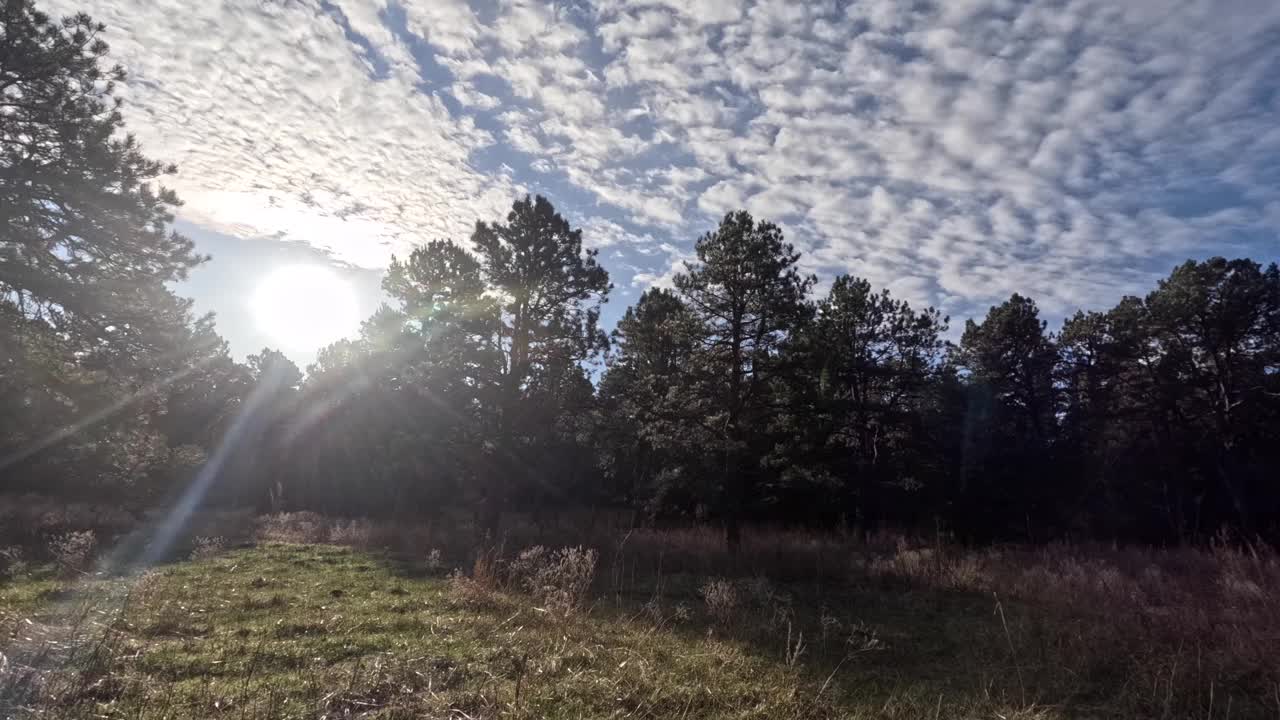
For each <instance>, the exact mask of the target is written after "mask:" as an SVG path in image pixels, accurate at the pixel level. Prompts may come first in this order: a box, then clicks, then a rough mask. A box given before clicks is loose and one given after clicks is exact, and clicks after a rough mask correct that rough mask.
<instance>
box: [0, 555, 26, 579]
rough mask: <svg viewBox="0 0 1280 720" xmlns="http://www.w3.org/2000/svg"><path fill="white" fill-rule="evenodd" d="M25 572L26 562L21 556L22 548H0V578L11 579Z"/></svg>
mask: <svg viewBox="0 0 1280 720" xmlns="http://www.w3.org/2000/svg"><path fill="white" fill-rule="evenodd" d="M26 572H27V563H26V561H25V560H23V558H22V548H20V547H7V548H0V580H12V579H13V578H16V577H20V576H22V575H24V574H25V573H26Z"/></svg>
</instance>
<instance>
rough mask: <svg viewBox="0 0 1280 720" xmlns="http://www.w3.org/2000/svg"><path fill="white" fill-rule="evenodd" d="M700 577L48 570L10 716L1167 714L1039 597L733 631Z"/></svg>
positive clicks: (15, 606)
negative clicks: (574, 603) (1037, 601)
mask: <svg viewBox="0 0 1280 720" xmlns="http://www.w3.org/2000/svg"><path fill="white" fill-rule="evenodd" d="M700 583H701V580H700V579H698V578H693V577H679V576H677V577H668V578H665V579H664V582H663V589H662V592H661V593H654V592H653V589H652V588H651V587H643V586H640V585H635V586H632V587H628V588H614V589H613V591H612V592H609V591H607V590H606V591H604V594H603V595H602V597H601V598H600V599H598V600H596V601H595V604H594V605H592V606H591V607H588V608H585V609H583V610H582V611H580V612H578V613H576V614H573V615H571V616H569V617H561V616H560V615H558V614H557V613H555V612H552V611H550V610H548V609H547V608H543V607H539V606H538V604H537V603H536V602H535V601H534V600H533V599H531V598H529V597H527V596H525V595H520V594H516V593H503V592H487V591H480V592H476V593H472V594H466V593H460V592H459V591H458V590H457V589H456V587H454V586H453V585H451V583H450V581H449V580H447V579H446V578H444V577H441V576H439V575H436V576H424V575H423V574H421V573H418V572H415V571H413V570H412V569H411V568H410V567H409V566H406V565H402V564H400V563H398V562H396V561H394V560H392V559H390V558H386V557H380V556H377V555H370V554H367V553H363V552H361V551H357V550H352V549H349V548H342V547H335V546H324V545H312V546H302V545H282V544H268V545H263V546H260V547H256V548H252V549H244V550H237V551H234V552H230V553H227V554H224V555H221V556H218V557H215V558H211V559H205V560H200V561H193V562H185V563H179V564H174V565H170V566H165V567H162V568H160V569H158V570H155V571H153V572H151V573H148V574H147V575H144V576H141V577H132V578H117V579H103V578H92V579H80V580H74V581H68V580H57V579H53V578H50V577H47V576H45V577H36V578H34V579H30V578H29V579H26V580H23V581H19V582H14V583H10V584H7V585H0V632H3V635H0V651H2V652H4V653H5V654H6V655H7V656H8V662H9V670H8V671H7V672H8V680H7V681H6V679H5V676H4V675H3V674H0V715H5V716H8V715H10V714H12V715H17V716H21V715H23V714H24V713H29V714H32V715H36V714H39V715H40V716H42V717H120V718H189V717H237V718H242V717H243V718H267V717H271V718H277V717H278V718H316V717H333V718H338V717H380V718H381V717H385V718H392V717H405V718H408V717H456V718H468V717H470V718H481V717H485V718H496V717H504V718H607V717H611V718H623V717H636V718H769V719H771V720H772V719H775V718H824V717H889V718H947V717H966V718H968V717H997V716H1000V717H1005V718H1012V717H1075V716H1080V715H1087V716H1094V717H1097V716H1121V715H1124V716H1134V715H1142V714H1146V712H1147V710H1149V709H1150V708H1147V707H1145V706H1144V705H1142V702H1144V701H1143V700H1142V699H1141V698H1142V697H1145V695H1141V694H1140V693H1131V694H1129V695H1123V698H1122V699H1118V698H1121V696H1120V695H1118V693H1124V692H1126V691H1125V689H1124V687H1123V685H1122V683H1123V678H1121V677H1114V676H1112V674H1109V673H1107V672H1106V668H1105V666H1098V665H1097V663H1093V662H1088V663H1085V662H1083V661H1081V664H1080V665H1079V666H1078V667H1072V666H1071V664H1070V663H1069V662H1066V661H1065V660H1064V658H1070V657H1074V655H1072V654H1071V652H1072V648H1071V647H1070V643H1072V642H1073V640H1072V637H1073V634H1072V632H1071V625H1070V622H1069V620H1067V619H1055V620H1054V623H1053V624H1052V625H1049V624H1047V621H1046V620H1045V619H1044V618H1043V617H1042V616H1041V615H1040V614H1038V613H1035V612H1032V611H1031V610H1030V609H1028V608H1021V607H1016V606H1014V607H1011V606H1008V605H1005V606H1003V608H1002V609H1003V610H1004V611H1005V614H1006V618H1005V619H1006V620H1007V623H1006V622H1002V620H1001V617H1000V615H998V614H996V613H994V612H993V611H994V610H995V602H994V601H993V600H992V599H991V598H986V597H976V596H972V595H965V594H956V593H944V592H938V591H921V590H911V589H908V588H905V587H900V586H885V585H880V584H863V585H859V584H857V583H853V584H851V585H850V586H842V587H822V586H817V585H812V586H809V585H797V586H789V587H784V588H772V587H769V586H765V585H760V586H759V587H758V588H757V589H758V592H757V593H756V598H755V600H754V601H752V599H751V597H750V596H751V593H749V592H746V591H741V592H740V593H739V595H740V597H739V607H738V608H737V609H736V610H734V611H733V612H732V613H731V614H730V616H729V618H728V621H727V622H721V623H716V622H713V620H712V619H711V618H710V617H709V615H708V614H707V612H706V610H705V608H704V606H703V602H702V600H701V598H699V597H698V595H697V586H698V585H699V584H700ZM788 597H789V598H790V600H789V601H788V599H787V598H788ZM655 598H656V600H655ZM646 601H650V602H648V608H647V610H646V609H645V608H644V605H645V603H646ZM823 618H826V620H825V621H824V620H823ZM1006 626H1007V629H1006ZM824 628H825V630H824ZM797 646H799V647H800V648H801V650H800V651H799V652H798V653H797V652H796V648H797ZM1091 657H1092V656H1091ZM20 668H21V669H26V670H24V671H23V672H25V675H24V674H23V672H19V671H18V669H20ZM1154 695H1155V694H1154V693H1153V696H1154ZM1121 702H1123V703H1127V704H1124V705H1120V704H1117V703H1121ZM5 703H8V706H7V707H6V705H5ZM1152 707H1155V706H1154V705H1153V706H1152ZM1107 708H1110V709H1109V710H1107Z"/></svg>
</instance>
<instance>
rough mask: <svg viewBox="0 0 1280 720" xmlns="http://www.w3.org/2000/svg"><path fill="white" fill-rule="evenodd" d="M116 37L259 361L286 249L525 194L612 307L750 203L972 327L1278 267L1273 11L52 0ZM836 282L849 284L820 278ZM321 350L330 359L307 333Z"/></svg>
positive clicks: (1077, 1)
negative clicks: (593, 250)
mask: <svg viewBox="0 0 1280 720" xmlns="http://www.w3.org/2000/svg"><path fill="white" fill-rule="evenodd" d="M45 7H46V8H47V9H50V10H52V11H54V12H72V11H75V10H81V9H83V10H87V11H89V12H90V13H91V14H92V15H94V16H95V17H96V18H97V19H99V20H101V21H104V22H106V23H107V24H108V26H109V30H108V34H107V40H108V41H109V42H110V43H111V45H112V57H113V58H114V59H115V60H116V61H118V62H121V63H122V64H124V65H125V67H126V68H127V69H128V70H129V72H130V80H129V83H128V85H127V87H126V88H125V91H124V95H125V97H126V100H127V103H128V104H127V106H126V110H125V115H126V121H127V123H128V125H129V128H130V129H131V130H132V131H133V132H135V133H136V134H137V135H138V136H139V138H140V139H141V140H142V142H143V143H144V147H146V148H147V151H148V152H149V153H150V154H151V155H153V156H154V157H157V158H159V159H163V160H165V161H172V162H175V163H177V164H178V165H179V167H180V174H179V175H178V176H177V177H176V178H174V179H173V181H172V183H171V185H172V186H173V187H174V188H175V189H176V190H178V192H179V194H180V195H181V196H182V197H183V199H184V200H185V203H186V204H185V205H184V207H183V208H182V209H181V212H180V213H179V216H180V220H181V224H180V225H181V228H182V229H183V230H184V231H186V232H189V233H190V234H191V235H192V236H193V237H195V238H196V240H197V242H198V244H199V246H200V248H201V249H202V250H203V251H205V252H208V253H210V254H212V255H214V257H215V259H214V260H213V261H212V262H211V263H209V264H208V265H206V266H205V267H203V268H201V269H199V270H197V271H196V273H195V274H194V275H193V278H192V280H191V281H190V282H189V283H188V284H186V285H185V286H184V287H183V291H184V292H187V293H189V294H191V295H192V296H194V297H195V298H196V300H197V305H198V307H200V308H201V309H206V310H215V311H217V312H218V316H219V326H220V329H221V331H222V332H223V334H224V335H225V336H227V337H228V339H229V340H230V341H231V342H232V345H233V349H234V350H235V352H236V353H237V354H238V355H243V354H245V353H248V352H253V351H255V350H256V349H258V348H259V347H261V345H262V344H268V343H269V342H270V338H265V337H262V336H261V335H260V333H258V332H257V331H256V329H255V328H254V326H253V323H252V313H251V312H250V311H248V310H246V308H245V301H244V298H245V297H246V294H247V293H250V292H251V288H252V284H253V282H254V280H255V279H256V278H258V277H260V276H261V275H262V274H264V273H265V272H266V271H267V269H269V267H270V266H271V265H272V264H273V263H277V262H285V261H304V260H305V261H318V262H329V263H333V264H335V265H337V266H341V267H342V268H344V270H343V272H344V273H345V274H346V275H347V276H348V277H349V278H351V280H352V282H353V283H354V284H355V285H356V287H357V288H358V291H359V293H360V297H361V298H362V300H361V302H362V303H363V304H364V305H365V306H366V307H368V308H370V309H371V308H372V307H374V306H376V304H377V302H378V292H377V289H376V288H377V277H378V273H379V271H380V269H381V268H383V267H385V265H386V263H387V262H388V260H389V258H390V256H391V255H392V253H399V254H405V253H406V252H407V250H408V248H410V247H412V245H413V244H414V243H417V242H423V241H426V240H431V239H436V238H452V239H455V240H457V241H460V242H465V241H466V238H467V236H468V235H469V230H470V228H471V226H472V225H473V223H474V222H475V220H476V219H496V218H500V217H501V216H502V215H503V214H504V213H505V210H506V208H508V207H509V206H510V203H511V200H512V199H513V198H515V197H516V196H518V195H521V194H523V193H525V192H536V193H543V194H545V195H547V196H548V197H549V198H551V199H552V201H553V202H554V203H555V204H556V205H557V207H558V208H559V209H560V210H561V211H562V212H563V213H565V214H566V215H568V216H569V217H570V218H571V219H572V220H573V221H574V222H575V223H577V224H579V225H581V226H582V227H583V228H584V230H585V239H586V242H587V243H588V244H589V245H592V246H594V247H598V248H600V252H601V257H602V260H603V262H604V264H605V265H606V267H607V268H608V269H609V270H610V272H611V274H612V276H613V281H614V284H615V286H616V290H615V292H614V294H613V296H612V298H611V300H610V302H609V305H608V312H607V313H606V320H612V319H613V318H615V317H616V316H617V315H619V314H620V313H621V311H622V309H623V308H625V307H626V306H627V305H628V304H630V303H631V302H633V301H634V299H635V297H636V296H637V294H638V293H639V292H640V291H642V290H643V289H644V288H645V287H648V286H650V285H652V284H655V283H657V284H662V283H666V282H669V279H670V276H671V273H672V272H673V270H675V269H679V267H680V263H681V262H682V261H683V260H684V259H686V258H687V257H688V256H689V253H690V250H691V247H692V244H693V241H694V239H695V238H696V237H697V236H698V235H699V234H701V233H702V232H705V231H706V230H708V229H710V228H712V227H713V226H714V224H715V222H716V220H717V219H718V218H719V217H720V216H721V215H722V214H723V213H724V212H725V211H727V210H731V209H735V208H739V207H745V208H747V209H749V210H751V211H752V212H753V213H755V214H756V215H757V217H762V218H767V219H772V220H774V221H776V222H778V223H779V224H780V225H782V226H783V228H784V229H785V230H786V231H787V234H788V237H789V239H790V240H792V241H793V242H794V243H795V244H796V245H797V246H798V247H799V248H801V249H802V250H804V251H805V258H804V261H803V262H804V264H805V268H806V269H807V270H809V271H811V272H814V273H817V274H818V275H819V277H820V278H822V279H823V280H824V281H829V280H830V279H831V278H832V277H834V276H835V275H837V274H840V273H854V274H858V275H861V276H864V277H867V278H869V279H870V280H871V281H872V282H873V283H875V284H877V285H879V286H887V287H889V288H891V289H892V290H893V291H894V292H895V293H896V294H898V295H900V296H902V297H905V298H907V299H909V300H911V301H912V302H913V303H916V304H932V305H935V306H938V307H940V308H941V309H943V310H944V311H945V312H947V313H949V314H950V315H952V317H953V326H957V327H958V326H959V325H960V324H961V323H960V321H961V320H963V319H964V318H966V317H970V316H973V315H981V314H982V313H983V312H984V311H985V309H986V307H988V306H989V305H991V304H993V303H996V302H999V301H1001V300H1002V299H1004V298H1006V297H1007V296H1008V295H1009V294H1010V293H1011V292H1014V291H1018V292H1024V293H1029V294H1031V295H1032V296H1033V297H1035V298H1036V299H1037V301H1038V302H1040V304H1041V306H1042V308H1043V309H1044V310H1045V313H1046V315H1047V316H1048V317H1050V318H1052V319H1055V320H1056V319H1058V318H1061V317H1062V316H1063V315H1065V314H1068V313H1070V312H1072V311H1074V309H1076V308H1079V307H1103V306H1106V305H1109V304H1111V303H1113V302H1114V301H1115V300H1117V299H1118V298H1119V297H1121V296H1122V295H1124V294H1130V293H1141V292H1145V291H1147V290H1148V289H1149V288H1150V287H1152V286H1153V285H1154V283H1155V281H1156V279H1158V278H1159V277H1162V276H1164V275H1165V274H1167V272H1168V271H1169V269H1170V268H1171V267H1172V266H1173V265H1174V264H1176V263H1177V262H1180V261H1182V260H1184V259H1186V258H1188V257H1206V256H1210V255H1219V254H1220V255H1228V256H1240V255H1248V256H1252V257H1254V258H1256V259H1259V260H1274V259H1276V258H1277V256H1278V255H1280V240H1277V234H1276V229H1277V228H1278V227H1280V92H1278V91H1280V3H1276V2H1274V0H1228V1H1227V2H1222V1H1221V0H1159V1H1157V0H1125V2H1114V0H1046V1H1039V0H1033V1H1031V2H1013V1H1010V0H939V1H938V2H932V3H931V2H923V1H920V2H909V1H906V0H857V1H854V2H846V1H830V2H821V1H818V2H794V1H790V0H753V1H744V2H732V1H730V0H637V1H636V2H619V1H616V0H602V1H601V2H594V3H590V2H583V1H569V2H558V3H543V2H528V1H525V0H480V1H478V2H474V3H468V2H465V1H464V0H403V1H401V2H387V1H385V0H323V1H321V2H316V1H315V0H290V1H289V2H278V1H269V0H243V1H241V0H227V1H226V2H214V1H212V0H211V1H210V2H201V3H188V2H185V1H183V0H56V2H52V3H47V4H46V5H45ZM824 284H825V283H824ZM298 359H299V360H300V362H303V363H304V364H305V363H306V362H308V361H309V360H310V354H309V353H299V354H298Z"/></svg>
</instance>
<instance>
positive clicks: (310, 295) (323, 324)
mask: <svg viewBox="0 0 1280 720" xmlns="http://www.w3.org/2000/svg"><path fill="white" fill-rule="evenodd" d="M252 307H253V314H254V316H255V317H256V318H257V323H258V327H259V328H260V329H261V330H262V331H263V332H264V333H266V334H267V335H269V336H270V337H271V338H272V339H273V340H274V341H276V342H278V343H280V344H281V345H283V346H284V347H286V348H288V349H290V350H315V349H318V348H321V347H324V346H325V345H328V344H329V343H331V342H333V341H335V340H338V339H340V338H342V337H345V336H346V335H348V334H350V333H351V331H352V330H354V329H355V328H356V326H357V325H358V324H359V317H358V315H357V310H356V298H355V293H354V292H352V290H351V286H350V285H348V284H347V282H346V281H345V280H343V279H342V278H340V277H338V276H337V274H335V273H334V272H333V271H332V270H329V269H328V268H325V267H322V266H320V265H289V266H286V267H282V268H279V269H277V270H273V271H272V272H271V273H270V274H269V275H267V276H266V277H264V278H263V279H262V281H261V282H259V283H258V289H257V290H256V291H255V292H254V294H253V305H252Z"/></svg>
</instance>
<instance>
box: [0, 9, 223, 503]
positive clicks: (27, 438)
mask: <svg viewBox="0 0 1280 720" xmlns="http://www.w3.org/2000/svg"><path fill="white" fill-rule="evenodd" d="M0 19H2V20H3V22H0V322H3V326H0V334H2V335H3V337H4V340H5V342H4V344H5V346H6V348H7V349H6V352H5V358H4V360H5V366H4V368H3V373H4V375H3V377H0V384H3V385H11V386H13V387H14V388H15V389H16V388H21V390H19V391H18V392H19V397H20V398H21V400H20V401H18V402H16V403H6V404H5V405H4V406H3V409H2V410H0V411H2V412H4V413H5V414H6V417H5V418H4V424H5V425H6V426H7V427H22V428H26V429H27V432H24V433H22V434H20V435H17V436H15V437H13V438H11V439H10V443H9V444H8V445H9V446H8V447H7V448H3V449H0V453H3V455H4V458H5V459H3V460H0V466H3V467H0V474H3V475H5V476H8V477H9V478H13V477H15V476H17V475H22V476H23V477H25V478H26V479H27V480H28V481H30V480H32V479H33V478H36V477H40V473H39V472H37V471H36V469H35V467H34V466H33V463H36V464H39V463H42V462H46V463H58V462H62V461H68V460H70V459H71V458H72V457H75V456H78V457H80V461H82V462H83V463H85V464H86V467H87V466H89V465H93V464H98V463H104V462H106V463H108V464H109V465H110V466H113V467H116V468H118V473H115V475H116V476H117V477H121V478H137V477H139V476H141V475H144V474H145V473H146V468H149V467H150V468H157V469H159V468H161V466H163V465H165V464H166V463H168V462H169V455H170V454H171V453H170V450H169V449H168V448H167V445H166V444H165V442H164V441H163V439H162V438H157V437H155V436H154V432H152V431H150V430H148V429H147V428H148V427H149V423H150V418H151V416H152V415H153V414H154V412H155V411H156V410H157V408H158V407H159V405H158V404H161V403H163V394H164V392H166V388H167V387H168V385H169V384H170V383H171V382H172V381H173V380H174V379H175V378H180V377H187V376H189V375H190V374H191V373H192V372H194V370H193V367H194V368H195V369H199V367H200V363H196V364H195V365H192V364H190V363H188V362H187V361H189V360H193V359H200V360H201V362H203V361H212V360H213V359H215V358H216V356H217V355H218V354H219V350H220V349H221V343H220V340H219V339H217V337H216V335H215V334H213V333H211V332H204V331H202V330H199V329H193V328H192V326H191V322H192V319H191V316H190V303H189V301H186V300H182V299H179V298H178V297H176V296H175V295H174V294H173V293H172V292H171V291H170V290H169V289H168V287H167V284H168V283H170V282H173V281H175V280H179V279H182V278H183V277H185V275H186V273H187V271H188V270H189V269H190V268H192V267H194V266H195V265H197V264H199V263H200V262H202V261H203V260H204V258H202V257H201V256H199V255H197V254H195V253H194V252H193V248H192V244H191V242H190V241H189V240H187V239H186V238H184V237H182V236H181V235H178V234H176V233H173V232H171V231H170V230H169V228H168V224H169V222H170V221H171V220H172V215H171V211H172V208H173V207H175V206H176V205H177V204H178V200H177V198H176V197H175V196H174V194H173V193H172V192H170V191H169V190H166V189H164V188H163V187H161V186H159V185H158V184H157V181H158V179H159V178H160V177H161V176H162V175H164V174H166V173H168V172H173V168H172V167H169V166H165V165H162V164H161V163H158V162H155V161H153V160H150V159H148V158H147V157H145V156H144V155H143V154H142V152H141V150H140V148H139V147H138V144H137V142H136V141H135V140H134V139H133V137H132V136H129V135H123V136H122V132H121V131H122V130H123V121H122V119H121V115H120V112H119V105H120V100H119V99H118V98H116V97H115V96H114V91H115V83H116V82H118V81H119V80H121V79H122V78H123V77H124V74H123V72H122V71H121V70H120V69H119V68H110V69H104V67H103V65H102V62H103V59H104V57H105V55H106V52H107V45H106V43H104V42H103V41H102V40H101V39H100V38H99V37H98V35H99V34H100V33H101V31H102V30H103V26H102V25H100V24H97V23H94V22H93V21H92V20H91V19H90V18H89V17H88V16H86V15H83V14H81V15H77V16H74V17H71V18H67V19H65V20H63V21H61V22H56V21H52V20H50V19H49V18H48V17H47V16H46V15H44V14H43V13H40V12H38V11H36V10H35V9H34V7H33V6H32V4H31V3H30V2H28V1H26V0H13V1H11V2H6V3H4V4H3V7H0ZM193 342H197V343H202V344H201V345H193V344H192V343H193ZM55 446H56V447H57V448H59V450H58V452H57V453H53V454H51V453H50V452H45V450H46V449H48V448H52V447H55ZM129 448H135V449H137V451H136V452H135V451H133V450H129ZM59 453H60V454H59ZM106 456H110V458H115V459H110V458H108V457H106ZM57 474H58V475H59V476H60V477H62V478H68V477H70V476H71V475H73V474H74V473H71V472H70V471H69V468H67V467H60V468H59V469H58V470H57ZM86 474H89V475H93V476H95V477H97V478H99V479H101V478H105V477H108V476H110V475H112V473H96V472H93V473H86ZM130 482H132V480H130Z"/></svg>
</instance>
